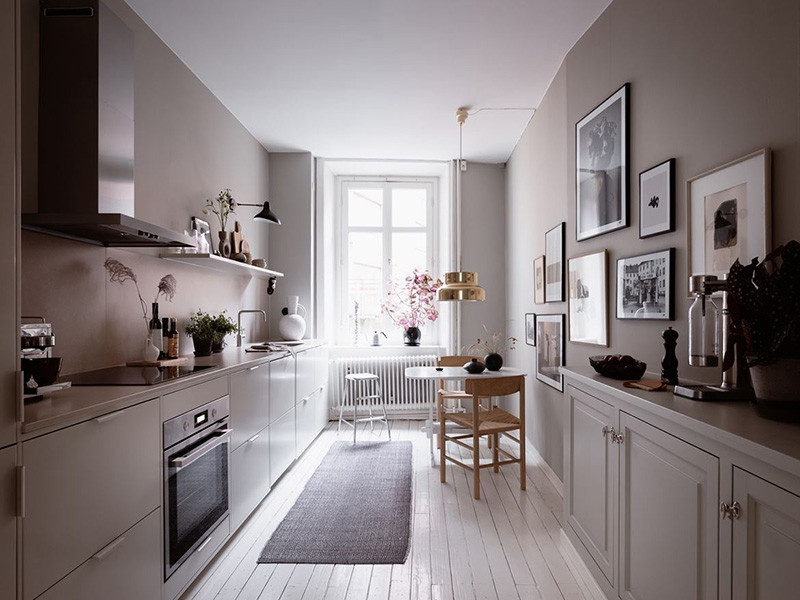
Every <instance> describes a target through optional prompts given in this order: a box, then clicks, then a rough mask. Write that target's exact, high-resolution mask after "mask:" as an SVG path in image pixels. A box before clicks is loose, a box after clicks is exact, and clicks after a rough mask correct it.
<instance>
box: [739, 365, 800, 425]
mask: <svg viewBox="0 0 800 600" xmlns="http://www.w3.org/2000/svg"><path fill="white" fill-rule="evenodd" d="M750 378H751V380H752V381H753V391H755V393H756V409H757V410H758V413H759V414H760V415H761V416H763V417H767V418H769V419H777V420H781V421H800V396H798V389H800V358H779V359H778V360H777V361H775V362H774V363H772V364H771V365H756V366H753V367H750Z"/></svg>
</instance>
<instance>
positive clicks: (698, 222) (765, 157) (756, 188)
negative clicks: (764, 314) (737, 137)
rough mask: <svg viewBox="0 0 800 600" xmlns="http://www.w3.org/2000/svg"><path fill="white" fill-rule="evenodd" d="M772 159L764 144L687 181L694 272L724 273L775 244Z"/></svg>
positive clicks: (690, 255)
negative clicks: (771, 192)
mask: <svg viewBox="0 0 800 600" xmlns="http://www.w3.org/2000/svg"><path fill="white" fill-rule="evenodd" d="M770 162H771V152H770V150H769V148H763V149H761V150H759V151H757V152H753V153H752V154H748V155H747V156H743V157H742V158H739V159H737V160H734V161H732V162H729V163H727V164H724V165H722V166H719V167H717V168H715V169H712V170H710V171H706V172H705V173H702V174H701V175H697V176H696V177H692V178H691V179H689V180H688V181H687V182H686V203H687V216H688V223H689V225H688V227H687V236H688V240H687V248H688V251H687V273H688V274H689V275H701V274H708V275H716V276H717V277H719V276H721V275H724V274H727V272H728V271H729V270H730V268H731V265H732V264H733V263H734V261H735V260H736V259H739V260H740V261H741V262H742V263H744V264H747V263H749V262H750V260H751V259H753V258H755V257H756V256H759V257H762V258H763V257H764V256H765V255H766V254H767V252H769V251H770V250H771V249H772V239H771V235H770V232H771V230H772V224H771V222H770V210H771V201H770ZM687 292H688V290H687Z"/></svg>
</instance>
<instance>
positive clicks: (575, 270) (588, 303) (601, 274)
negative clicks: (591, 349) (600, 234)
mask: <svg viewBox="0 0 800 600" xmlns="http://www.w3.org/2000/svg"><path fill="white" fill-rule="evenodd" d="M568 279H569V302H568V306H569V341H570V342H576V343H579V344H592V345H596V346H608V251H607V250H600V251H599V252H592V253H590V254H584V255H583V256H576V257H574V258H570V259H569V263H568Z"/></svg>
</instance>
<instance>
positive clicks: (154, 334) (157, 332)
mask: <svg viewBox="0 0 800 600" xmlns="http://www.w3.org/2000/svg"><path fill="white" fill-rule="evenodd" d="M149 328H150V340H151V341H152V342H153V345H154V346H155V347H156V348H158V358H159V359H161V358H163V357H164V339H163V335H162V332H161V319H159V318H158V302H153V318H152V319H150V325H149Z"/></svg>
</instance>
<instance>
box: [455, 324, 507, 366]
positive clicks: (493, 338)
mask: <svg viewBox="0 0 800 600" xmlns="http://www.w3.org/2000/svg"><path fill="white" fill-rule="evenodd" d="M483 330H484V331H485V332H486V339H485V340H482V339H481V338H478V341H477V342H475V343H474V344H472V345H471V346H468V347H467V348H466V349H465V350H464V353H465V354H475V353H481V354H483V355H484V357H483V363H484V364H485V365H486V369H487V370H488V371H499V370H500V369H502V368H503V355H502V354H501V352H505V351H506V350H513V349H514V347H515V346H516V344H517V338H515V337H508V338H507V337H503V334H502V333H501V332H499V331H495V332H494V333H492V334H490V333H489V330H488V329H487V328H486V325H484V326H483Z"/></svg>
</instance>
